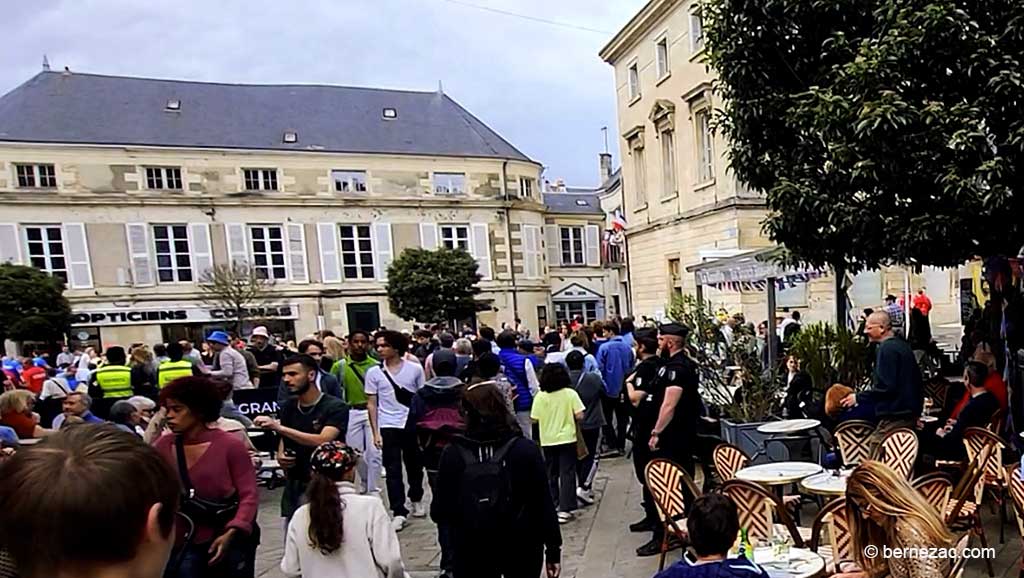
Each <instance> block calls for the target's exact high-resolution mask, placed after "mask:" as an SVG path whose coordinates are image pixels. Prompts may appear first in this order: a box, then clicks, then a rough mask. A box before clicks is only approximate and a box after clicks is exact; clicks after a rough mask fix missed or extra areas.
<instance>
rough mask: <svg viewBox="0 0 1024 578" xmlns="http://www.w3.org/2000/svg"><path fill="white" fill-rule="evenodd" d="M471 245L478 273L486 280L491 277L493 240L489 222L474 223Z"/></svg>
mask: <svg viewBox="0 0 1024 578" xmlns="http://www.w3.org/2000/svg"><path fill="white" fill-rule="evenodd" d="M469 237H470V239H469V246H470V249H472V253H473V256H474V257H476V262H477V265H479V268H477V273H480V276H481V277H482V278H483V279H484V280H485V281H486V280H488V279H490V278H491V240H490V235H488V234H487V223H473V224H472V225H470V229H469Z"/></svg>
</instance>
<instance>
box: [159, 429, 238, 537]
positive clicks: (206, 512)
mask: <svg viewBox="0 0 1024 578" xmlns="http://www.w3.org/2000/svg"><path fill="white" fill-rule="evenodd" d="M174 448H175V451H176V453H177V455H178V477H179V478H181V488H182V498H181V511H182V513H183V514H185V515H186V516H188V517H189V518H191V519H192V521H193V522H195V524H196V525H197V526H206V527H209V528H216V529H218V530H220V529H221V528H223V527H224V526H226V525H227V524H228V522H230V521H231V520H232V519H234V517H235V514H237V513H238V504H239V499H238V493H237V492H236V493H235V494H232V495H231V496H230V497H229V498H227V499H226V500H224V501H217V500H207V499H205V498H200V497H198V496H196V489H195V488H193V487H192V480H191V479H190V478H189V477H188V463H187V462H186V461H185V440H184V439H182V437H181V436H177V438H176V439H175V440H174Z"/></svg>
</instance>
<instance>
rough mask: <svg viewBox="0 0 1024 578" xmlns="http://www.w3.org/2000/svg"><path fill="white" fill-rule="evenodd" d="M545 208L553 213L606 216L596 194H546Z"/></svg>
mask: <svg viewBox="0 0 1024 578" xmlns="http://www.w3.org/2000/svg"><path fill="white" fill-rule="evenodd" d="M544 206H545V207H547V210H548V211H549V212H551V213H563V214H575V215H604V211H602V210H601V203H600V201H599V199H598V195H597V194H596V193H544Z"/></svg>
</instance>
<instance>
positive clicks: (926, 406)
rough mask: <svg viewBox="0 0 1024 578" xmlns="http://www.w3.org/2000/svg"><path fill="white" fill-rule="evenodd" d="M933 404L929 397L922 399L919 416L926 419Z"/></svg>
mask: <svg viewBox="0 0 1024 578" xmlns="http://www.w3.org/2000/svg"><path fill="white" fill-rule="evenodd" d="M933 403H934V402H932V398H930V397H926V398H924V405H923V406H922V407H921V415H922V416H924V417H928V416H929V415H931V413H932V405H933Z"/></svg>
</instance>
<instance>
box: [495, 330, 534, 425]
mask: <svg viewBox="0 0 1024 578" xmlns="http://www.w3.org/2000/svg"><path fill="white" fill-rule="evenodd" d="M517 341H518V335H517V334H516V333H515V332H512V331H508V330H506V331H502V332H501V333H500V334H499V335H498V339H497V344H498V347H499V353H498V358H499V359H501V366H502V368H503V369H504V372H505V378H506V379H508V381H509V383H510V384H511V386H512V389H513V393H512V395H513V397H514V399H513V403H514V405H515V410H516V421H517V422H519V427H520V428H522V430H523V435H524V436H525V437H526V438H528V439H533V421H531V420H530V408H531V407H533V396H534V395H536V394H537V392H538V391H540V382H539V381H538V380H537V370H538V368H535V367H534V366H533V362H531V361H530V357H529V356H527V355H523V354H522V353H521V352H520V351H519V350H518V349H517V348H516V342H517Z"/></svg>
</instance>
